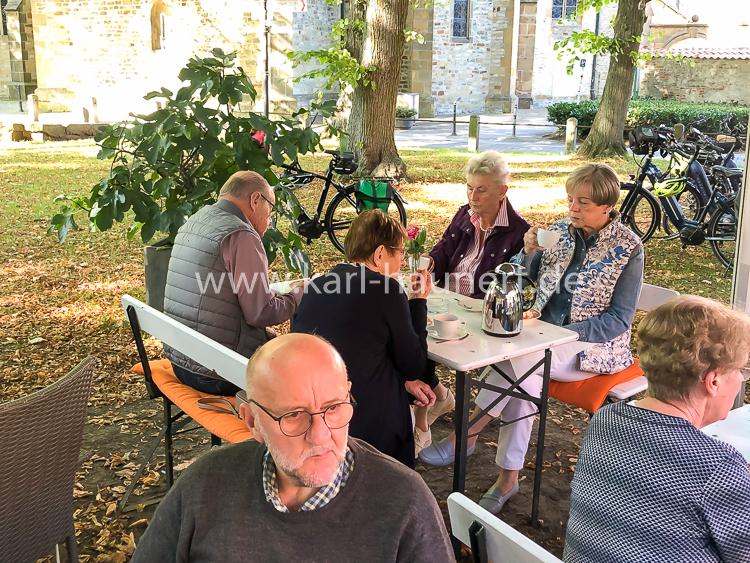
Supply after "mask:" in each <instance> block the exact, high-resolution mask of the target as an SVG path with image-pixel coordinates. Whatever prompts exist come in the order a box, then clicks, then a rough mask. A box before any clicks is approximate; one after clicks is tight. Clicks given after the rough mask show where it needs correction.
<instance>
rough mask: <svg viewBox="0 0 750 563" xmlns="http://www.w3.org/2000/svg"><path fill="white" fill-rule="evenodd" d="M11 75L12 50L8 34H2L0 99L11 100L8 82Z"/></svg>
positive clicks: (0, 47)
mask: <svg viewBox="0 0 750 563" xmlns="http://www.w3.org/2000/svg"><path fill="white" fill-rule="evenodd" d="M10 81H11V77H10V52H9V50H8V36H7V35H0V100H10V99H11V98H10V91H9V89H8V86H7V85H8V83H9V82H10Z"/></svg>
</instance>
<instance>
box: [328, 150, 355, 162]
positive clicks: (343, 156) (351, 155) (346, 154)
mask: <svg viewBox="0 0 750 563" xmlns="http://www.w3.org/2000/svg"><path fill="white" fill-rule="evenodd" d="M323 152H325V153H326V154H330V155H331V156H333V157H334V158H340V159H342V160H354V153H353V152H340V151H337V150H334V149H326V150H325V151H323Z"/></svg>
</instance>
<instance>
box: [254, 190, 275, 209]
mask: <svg viewBox="0 0 750 563" xmlns="http://www.w3.org/2000/svg"><path fill="white" fill-rule="evenodd" d="M258 193H259V194H260V197H262V198H263V199H265V200H266V201H267V202H268V205H270V206H271V209H273V207H274V205H276V204H275V203H274V202H272V201H271V200H270V199H268V198H267V197H266V196H264V195H263V192H258Z"/></svg>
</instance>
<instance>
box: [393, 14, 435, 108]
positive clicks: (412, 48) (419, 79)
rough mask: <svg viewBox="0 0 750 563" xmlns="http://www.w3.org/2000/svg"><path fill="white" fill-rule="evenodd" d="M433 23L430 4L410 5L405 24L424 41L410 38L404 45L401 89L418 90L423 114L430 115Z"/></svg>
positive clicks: (431, 103)
mask: <svg viewBox="0 0 750 563" xmlns="http://www.w3.org/2000/svg"><path fill="white" fill-rule="evenodd" d="M433 26H434V17H433V11H432V5H431V4H427V5H423V4H420V5H419V6H416V7H415V6H410V7H409V17H408V18H407V22H406V28H407V29H409V30H412V31H415V32H417V33H419V34H420V35H421V36H422V38H423V39H424V41H423V42H422V43H419V42H418V41H409V42H408V43H407V44H406V45H405V47H404V54H403V56H402V58H401V73H400V78H399V92H410V93H417V94H419V115H420V117H431V116H433V115H434V113H435V108H434V100H433V97H432V61H433V46H434V43H433Z"/></svg>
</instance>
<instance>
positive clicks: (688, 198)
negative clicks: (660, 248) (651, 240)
mask: <svg viewBox="0 0 750 563" xmlns="http://www.w3.org/2000/svg"><path fill="white" fill-rule="evenodd" d="M675 199H677V203H678V204H679V205H680V208H681V209H682V214H683V215H684V216H685V219H691V220H693V221H696V220H697V219H698V215H699V214H700V212H701V211H703V207H705V205H706V200H705V199H704V198H703V195H702V194H701V191H700V190H699V189H698V188H697V187H695V186H694V185H693V184H691V183H688V184H687V186H685V189H684V190H683V191H682V192H680V194H679V195H677V196H675ZM661 228H662V230H663V231H664V233H665V235H666V236H665V237H664V238H666V239H667V240H670V239H675V238H677V237H678V236H680V232H679V231H678V230H677V229H676V228H675V226H674V225H673V224H672V222H671V221H670V220H669V217H668V216H667V214H666V213H665V214H664V219H663V220H662V227H661Z"/></svg>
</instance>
